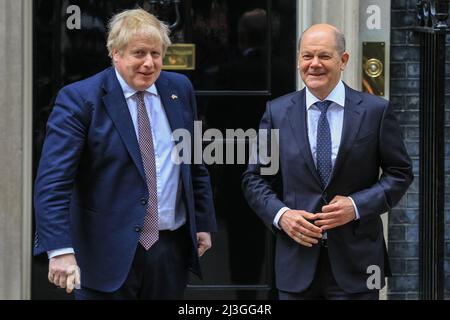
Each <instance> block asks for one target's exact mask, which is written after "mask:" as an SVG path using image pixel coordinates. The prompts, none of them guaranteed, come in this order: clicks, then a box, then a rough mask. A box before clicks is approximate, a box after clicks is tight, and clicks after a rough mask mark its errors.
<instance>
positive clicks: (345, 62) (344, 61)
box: [341, 52, 350, 71]
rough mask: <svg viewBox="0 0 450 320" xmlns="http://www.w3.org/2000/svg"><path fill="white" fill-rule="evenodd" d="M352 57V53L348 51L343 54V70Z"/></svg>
mask: <svg viewBox="0 0 450 320" xmlns="http://www.w3.org/2000/svg"><path fill="white" fill-rule="evenodd" d="M349 58H350V55H349V54H348V52H344V53H343V54H342V56H341V71H344V70H345V67H346V66H347V62H348V59H349Z"/></svg>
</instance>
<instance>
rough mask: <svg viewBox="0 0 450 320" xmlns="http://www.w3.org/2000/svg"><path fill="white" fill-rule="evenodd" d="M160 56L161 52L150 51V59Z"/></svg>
mask: <svg viewBox="0 0 450 320" xmlns="http://www.w3.org/2000/svg"><path fill="white" fill-rule="evenodd" d="M160 55H161V52H159V51H152V57H153V58H159V56H160Z"/></svg>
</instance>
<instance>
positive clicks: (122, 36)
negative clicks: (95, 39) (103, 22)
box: [106, 9, 171, 58]
mask: <svg viewBox="0 0 450 320" xmlns="http://www.w3.org/2000/svg"><path fill="white" fill-rule="evenodd" d="M169 34H170V30H169V27H168V26H167V25H166V24H164V23H163V22H161V21H160V20H158V18H156V17H155V16H154V15H152V14H151V13H149V12H147V11H145V10H143V9H132V10H125V11H123V12H121V13H118V14H116V15H115V16H113V17H112V18H111V20H110V21H109V23H108V41H107V45H106V47H107V48H108V53H109V56H110V57H111V58H112V51H113V50H114V49H115V50H117V51H121V50H123V49H124V48H125V46H126V45H127V44H128V43H129V42H130V41H131V39H132V38H133V37H134V36H144V37H148V38H149V39H150V40H152V41H155V42H158V43H160V44H161V46H162V51H163V52H162V54H163V56H164V55H165V53H166V50H167V47H168V46H170V44H171V42H170V38H169Z"/></svg>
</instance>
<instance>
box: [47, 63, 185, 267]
mask: <svg viewBox="0 0 450 320" xmlns="http://www.w3.org/2000/svg"><path fill="white" fill-rule="evenodd" d="M116 76H117V79H118V80H119V83H120V86H121V87H122V90H123V94H124V96H125V100H126V102H127V106H128V110H129V112H130V115H131V119H132V121H133V126H134V130H135V132H136V137H138V136H139V135H138V120H137V98H136V95H135V93H136V92H137V91H136V90H134V89H133V88H131V87H130V86H129V85H128V84H127V83H126V82H125V80H124V79H123V78H122V76H121V75H120V74H119V72H118V71H117V70H116ZM145 91H146V92H145V95H144V100H145V106H146V109H147V114H148V117H149V119H150V124H151V126H152V135H153V145H154V148H155V163H156V185H157V189H158V225H159V230H176V229H178V228H179V227H181V226H182V225H183V224H184V223H185V222H186V207H185V205H184V202H183V200H182V198H181V194H182V191H181V188H182V185H181V183H182V182H181V179H180V176H181V172H180V165H177V164H175V163H174V162H173V161H172V159H171V153H172V149H173V148H174V146H175V142H174V141H172V129H171V128H170V124H169V121H168V119H167V116H166V112H165V111H164V107H163V105H162V103H161V98H160V96H159V95H158V91H157V89H156V86H155V85H154V84H153V85H152V86H151V87H149V88H147V90H145ZM67 253H74V250H73V248H64V249H58V250H52V251H49V252H48V256H49V258H53V257H55V256H58V255H63V254H67Z"/></svg>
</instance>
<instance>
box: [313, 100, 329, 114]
mask: <svg viewBox="0 0 450 320" xmlns="http://www.w3.org/2000/svg"><path fill="white" fill-rule="evenodd" d="M330 104H331V101H330V100H324V101H317V102H316V103H315V105H316V106H317V108H319V110H320V111H321V112H322V113H324V112H327V110H328V107H329V106H330Z"/></svg>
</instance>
